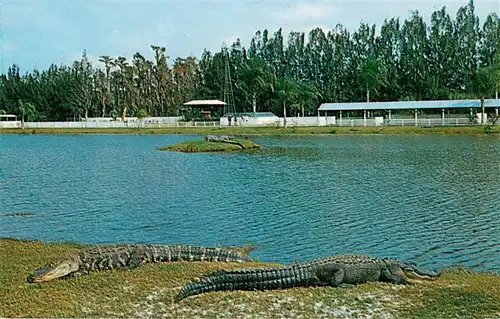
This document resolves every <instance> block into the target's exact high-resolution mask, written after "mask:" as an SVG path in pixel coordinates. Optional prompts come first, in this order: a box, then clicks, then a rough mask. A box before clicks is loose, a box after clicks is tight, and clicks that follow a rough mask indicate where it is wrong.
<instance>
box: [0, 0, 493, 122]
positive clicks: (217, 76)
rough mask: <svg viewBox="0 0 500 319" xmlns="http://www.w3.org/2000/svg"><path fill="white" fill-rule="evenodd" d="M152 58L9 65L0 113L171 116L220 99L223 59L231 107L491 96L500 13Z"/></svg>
mask: <svg viewBox="0 0 500 319" xmlns="http://www.w3.org/2000/svg"><path fill="white" fill-rule="evenodd" d="M151 49H152V50H153V51H154V59H153V61H149V60H147V59H145V58H144V57H143V56H142V55H141V54H140V53H136V54H135V55H134V56H133V58H132V60H131V61H127V60H126V59H125V58H124V57H117V58H113V57H110V56H101V57H100V59H99V61H100V62H101V64H100V65H99V66H98V67H96V66H94V65H92V64H91V63H90V62H89V60H88V59H87V56H86V54H85V52H84V53H83V55H82V58H81V60H80V61H75V62H74V63H73V65H72V66H66V65H59V66H58V65H54V64H53V65H51V66H50V67H49V68H48V70H45V71H42V72H40V71H38V70H34V71H33V72H28V73H26V74H24V75H21V74H20V71H19V67H18V66H17V65H12V66H11V67H10V68H9V69H8V72H7V74H3V75H1V77H0V110H2V111H3V112H6V113H11V114H17V115H18V116H19V117H20V118H22V119H23V120H30V121H36V120H67V119H73V118H77V119H78V118H87V117H91V116H92V117H97V116H112V117H124V116H126V115H128V116H140V117H143V116H145V115H150V116H172V115H179V114H181V113H182V110H183V106H182V104H183V103H184V102H186V101H189V100H191V99H221V100H222V99H223V96H224V95H223V88H224V65H225V64H224V63H225V59H226V52H227V57H228V58H229V61H230V68H231V77H232V81H233V82H232V83H233V90H234V100H235V105H236V111H238V112H241V111H251V110H252V109H254V108H255V109H256V110H257V111H271V112H274V113H275V114H277V115H283V111H284V106H286V109H287V112H288V113H289V114H290V113H292V114H295V113H297V112H300V113H303V112H304V113H305V114H306V115H308V114H315V113H316V109H317V106H318V104H319V103H320V102H324V101H328V102H341V101H366V100H368V101H387V100H426V99H454V98H479V97H486V98H487V97H494V96H495V94H498V93H497V92H498V89H499V87H500V18H499V17H498V16H497V14H496V13H491V14H490V15H488V17H487V18H486V20H485V21H484V23H483V25H482V26H480V24H479V19H478V17H477V16H476V15H475V13H474V4H473V2H472V1H471V2H470V3H469V4H468V5H467V6H464V7H462V8H460V9H459V10H458V12H457V14H456V18H455V19H452V18H451V17H450V15H449V14H448V13H447V11H446V8H444V7H443V8H442V9H440V10H437V11H435V12H434V13H433V14H432V16H431V19H430V25H427V24H426V23H425V22H424V20H423V18H422V17H421V16H420V15H419V13H418V12H414V13H413V14H412V15H411V16H410V17H409V18H407V19H406V20H405V21H404V22H400V20H399V19H397V18H392V19H390V20H385V21H384V23H383V24H382V26H381V28H380V32H376V27H375V25H373V26H370V25H367V24H364V23H361V24H360V26H359V29H358V30H356V31H355V32H352V33H351V32H349V31H348V30H346V29H345V28H343V27H342V26H341V25H337V27H336V28H334V29H332V30H329V31H328V32H327V33H325V32H324V31H323V30H322V29H320V28H317V29H314V30H311V31H310V32H309V34H308V35H307V40H306V35H305V34H304V33H302V32H291V33H290V34H289V36H288V42H287V43H285V41H284V38H283V34H282V30H281V29H279V30H277V31H276V32H274V34H272V35H270V33H269V32H268V31H267V30H264V31H257V32H256V33H255V36H254V37H253V38H252V39H251V42H250V46H249V48H248V49H246V48H243V47H242V46H241V42H240V40H239V39H238V40H237V41H236V42H235V43H233V44H232V45H231V46H230V47H229V48H227V49H226V48H224V49H223V50H221V52H217V53H215V54H212V53H211V52H209V51H207V50H205V51H204V52H203V53H202V55H201V58H200V59H199V60H197V59H196V58H194V57H192V56H189V57H187V58H177V59H176V60H175V61H174V63H173V65H172V66H169V65H168V63H167V58H168V57H167V55H166V49H165V47H160V46H151Z"/></svg>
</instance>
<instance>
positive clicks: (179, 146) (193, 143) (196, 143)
mask: <svg viewBox="0 0 500 319" xmlns="http://www.w3.org/2000/svg"><path fill="white" fill-rule="evenodd" d="M232 141H233V142H235V143H238V144H230V143H216V142H207V141H205V140H202V139H199V140H189V141H182V142H179V143H176V144H174V145H170V146H163V147H157V148H156V149H157V150H160V151H173V152H185V153H197V152H233V151H241V150H251V149H258V148H260V146H259V145H257V144H255V143H254V142H252V141H250V140H247V139H238V138H236V139H232Z"/></svg>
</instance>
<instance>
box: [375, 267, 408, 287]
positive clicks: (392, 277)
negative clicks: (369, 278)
mask: <svg viewBox="0 0 500 319" xmlns="http://www.w3.org/2000/svg"><path fill="white" fill-rule="evenodd" d="M381 277H382V278H381V279H383V280H384V281H387V282H390V283H394V284H404V285H406V284H409V283H410V282H409V281H408V280H406V278H405V276H404V274H403V273H402V272H401V274H399V273H398V274H393V273H391V271H390V270H389V269H387V268H385V269H382V276H381Z"/></svg>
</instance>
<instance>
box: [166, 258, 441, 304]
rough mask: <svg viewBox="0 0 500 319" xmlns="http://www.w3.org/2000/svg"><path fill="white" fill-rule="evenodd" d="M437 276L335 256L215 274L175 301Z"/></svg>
mask: <svg viewBox="0 0 500 319" xmlns="http://www.w3.org/2000/svg"><path fill="white" fill-rule="evenodd" d="M438 276H439V274H438V273H436V272H433V271H428V270H424V269H421V268H419V267H417V265H416V264H415V263H412V262H404V261H400V260H397V259H390V258H383V259H381V258H376V257H371V256H367V255H354V254H346V255H335V256H331V257H327V258H321V259H316V260H313V261H309V262H302V263H295V264H290V265H285V266H282V267H275V268H271V267H268V268H248V269H235V270H217V271H215V272H212V273H209V274H206V275H204V276H203V277H201V278H199V279H198V280H196V281H192V282H190V283H188V284H187V285H185V286H184V287H183V288H182V289H181V291H180V292H179V294H178V295H177V296H176V297H175V301H176V302H179V301H180V300H182V299H184V298H186V297H188V296H192V295H197V294H201V293H204V292H210V291H224V290H268V289H284V288H291V287H307V286H333V287H338V286H345V285H355V284H360V283H364V282H368V281H384V282H390V283H397V284H407V283H409V282H410V281H409V279H418V280H433V279H436V278H437V277H438Z"/></svg>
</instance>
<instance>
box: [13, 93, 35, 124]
mask: <svg viewBox="0 0 500 319" xmlns="http://www.w3.org/2000/svg"><path fill="white" fill-rule="evenodd" d="M17 107H18V111H19V114H20V115H21V128H23V129H24V122H25V121H24V119H25V118H26V120H28V121H29V120H32V119H33V118H34V116H35V114H36V110H35V105H34V104H33V103H30V102H23V100H21V99H19V100H18V101H17Z"/></svg>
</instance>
